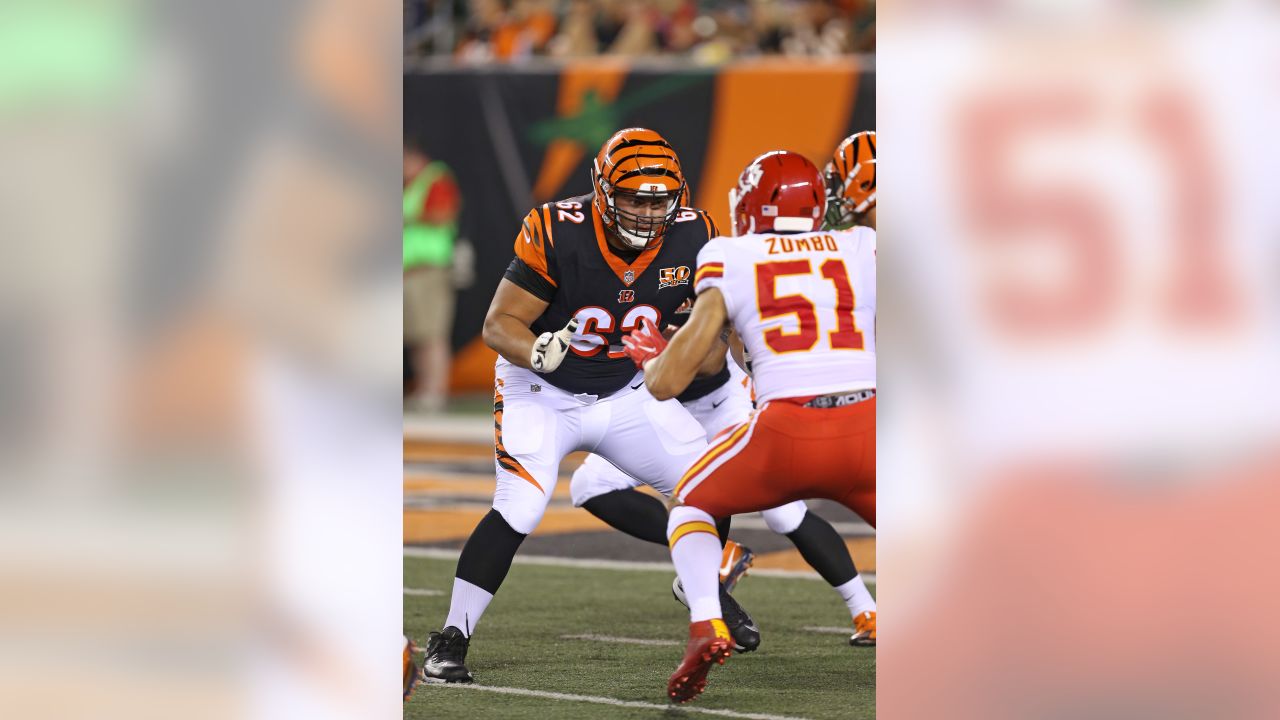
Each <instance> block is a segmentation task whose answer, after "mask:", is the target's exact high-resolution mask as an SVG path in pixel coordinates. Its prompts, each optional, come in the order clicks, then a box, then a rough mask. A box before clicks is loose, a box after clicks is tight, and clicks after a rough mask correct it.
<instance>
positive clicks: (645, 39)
mask: <svg viewBox="0 0 1280 720" xmlns="http://www.w3.org/2000/svg"><path fill="white" fill-rule="evenodd" d="M613 17H614V18H615V20H616V21H617V23H618V24H619V25H620V26H621V29H619V31H618V37H617V39H616V40H614V41H613V43H612V44H611V45H610V46H609V54H610V55H621V56H623V57H636V56H640V55H653V54H656V53H657V52H658V49H659V46H658V37H657V33H656V32H655V28H654V13H653V11H652V8H651V7H650V6H649V3H648V2H647V0H615V2H614V3H613Z"/></svg>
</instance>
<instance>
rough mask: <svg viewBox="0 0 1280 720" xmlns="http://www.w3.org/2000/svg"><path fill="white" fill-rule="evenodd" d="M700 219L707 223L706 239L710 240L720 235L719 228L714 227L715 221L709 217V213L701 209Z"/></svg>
mask: <svg viewBox="0 0 1280 720" xmlns="http://www.w3.org/2000/svg"><path fill="white" fill-rule="evenodd" d="M702 219H703V221H704V222H706V224H707V240H708V241H710V240H714V239H715V238H718V237H720V228H718V227H716V221H715V220H712V219H711V213H709V212H707V211H706V210H703V211H702Z"/></svg>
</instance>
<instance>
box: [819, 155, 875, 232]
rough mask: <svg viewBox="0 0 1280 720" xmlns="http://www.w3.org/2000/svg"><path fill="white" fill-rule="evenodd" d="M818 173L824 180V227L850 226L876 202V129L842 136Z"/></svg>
mask: <svg viewBox="0 0 1280 720" xmlns="http://www.w3.org/2000/svg"><path fill="white" fill-rule="evenodd" d="M822 174H823V176H825V177H826V180H827V217H826V224H827V227H828V228H831V229H844V228H847V227H850V226H851V225H853V224H854V222H856V221H857V218H858V216H859V215H862V214H863V213H865V212H867V211H868V210H870V209H872V208H874V207H875V206H876V131H875V130H867V131H865V132H860V133H856V134H854V135H850V136H849V137H847V138H845V139H844V142H842V143H840V145H839V147H837V148H836V151H835V154H834V155H832V156H831V161H830V162H828V163H827V167H826V168H825V169H824V170H823V173H822Z"/></svg>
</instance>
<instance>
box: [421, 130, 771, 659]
mask: <svg viewBox="0 0 1280 720" xmlns="http://www.w3.org/2000/svg"><path fill="white" fill-rule="evenodd" d="M591 176H592V184H593V186H594V187H593V192H592V193H591V194H589V195H584V196H581V197H576V198H570V199H568V200H562V201H560V202H554V203H547V204H545V205H542V206H540V207H537V208H534V209H533V210H531V211H530V212H529V214H528V215H526V216H525V218H524V223H523V226H522V227H521V229H520V232H519V234H518V235H517V237H516V240H515V255H516V257H515V259H514V260H513V261H512V262H511V266H510V267H509V268H508V269H507V272H506V276H505V277H504V278H503V280H502V281H501V282H500V283H499V286H498V289H497V292H496V293H495V294H494V298H493V302H492V304H491V305H490V307H489V312H488V315H487V316H486V317H485V323H484V339H485V343H486V344H488V345H489V347H491V348H493V349H494V350H496V351H497V352H498V354H499V358H498V361H497V363H496V366H495V370H494V374H495V389H494V451H495V455H496V461H495V469H496V473H497V489H496V490H495V492H494V498H493V509H492V510H490V512H489V513H488V514H487V515H486V516H485V517H484V518H483V519H482V520H481V521H480V523H479V524H478V525H477V526H476V529H475V530H474V531H472V534H471V537H470V538H469V539H468V540H467V543H466V545H465V546H464V547H463V549H462V554H461V556H460V557H459V558H458V568H457V571H456V572H455V577H454V585H453V595H452V600H451V602H450V606H449V614H448V618H447V619H446V621H445V627H444V630H443V631H441V632H438V633H432V634H431V637H430V639H429V641H428V644H427V657H426V660H425V662H424V664H423V668H422V673H423V676H424V678H425V679H426V680H428V681H435V682H470V681H471V680H472V677H471V674H470V672H469V671H468V669H467V667H466V664H465V661H466V654H467V648H468V646H469V644H470V636H471V634H472V632H473V631H474V630H475V626H476V622H477V621H478V620H479V619H480V616H481V615H482V614H483V613H484V611H485V608H486V607H487V606H488V604H489V601H490V600H491V599H492V598H493V595H494V593H496V592H497V590H498V587H499V586H500V585H501V584H502V581H503V579H504V578H505V577H506V574H507V571H508V570H509V569H510V567H511V561H512V559H513V558H514V557H515V553H516V550H517V548H519V546H520V544H521V542H522V541H523V540H524V538H525V536H526V535H528V534H529V533H531V532H533V530H534V528H535V527H537V525H538V522H539V521H540V520H541V519H542V515H543V512H544V511H545V510H546V506H547V502H548V501H549V500H550V498H551V495H552V492H553V491H554V489H555V485H556V481H557V479H558V473H559V467H560V461H561V460H562V459H563V458H564V456H565V455H567V454H569V453H570V452H573V451H575V450H587V451H590V452H594V453H598V454H599V455H601V456H602V457H604V458H606V459H607V460H608V461H609V462H611V463H613V464H614V465H616V466H617V467H618V468H619V469H621V470H623V471H624V472H626V473H627V474H628V475H631V476H632V477H636V478H639V479H641V480H643V481H644V482H646V483H648V484H650V485H652V486H653V487H655V488H656V489H658V490H659V491H661V492H663V493H664V494H670V493H671V491H672V490H673V489H674V487H675V483H676V482H677V481H678V480H679V478H680V475H681V474H682V472H683V471H684V469H685V468H687V467H688V466H689V465H690V464H691V463H692V462H693V461H694V460H695V459H696V458H697V457H699V456H700V455H701V454H702V452H703V450H704V449H705V447H706V444H707V443H706V438H705V434H704V431H703V428H702V426H701V425H699V424H698V421H697V420H695V419H694V418H693V416H692V415H690V414H689V412H688V410H686V409H685V408H684V407H683V406H682V405H681V404H680V403H679V402H678V401H676V400H674V399H673V400H667V401H658V400H656V399H655V398H654V397H653V396H652V395H650V394H649V392H648V390H646V389H645V387H644V382H643V377H642V376H641V375H640V374H639V373H638V372H637V371H636V368H635V365H634V364H633V363H632V361H631V360H630V358H628V357H627V355H626V353H625V352H624V351H623V348H622V337H623V336H624V335H625V334H626V333H629V332H631V331H632V330H634V329H636V328H637V327H639V325H640V321H641V318H648V319H649V320H651V321H653V322H654V323H657V324H658V325H660V326H661V325H665V324H667V323H669V322H671V320H672V319H673V318H674V317H675V314H676V311H677V310H678V309H679V308H681V306H683V305H684V304H685V302H686V301H687V300H690V299H691V298H692V297H693V292H692V274H693V273H692V271H693V268H694V267H695V266H696V264H697V255H698V251H699V250H700V249H701V248H702V246H703V245H704V244H706V242H707V241H708V240H709V239H710V238H711V237H712V236H713V235H715V234H716V231H715V225H714V224H713V223H712V221H711V219H710V217H708V216H707V214H706V213H704V212H702V211H700V210H695V209H691V208H686V207H682V206H681V200H682V198H683V197H684V195H685V190H686V185H685V179H684V174H683V172H682V171H681V169H680V162H679V159H678V158H677V156H676V154H675V151H674V150H673V149H672V148H671V146H670V145H669V144H668V143H667V142H666V140H664V139H663V138H662V136H660V135H659V134H658V133H656V132H653V131H651V130H645V129H641V128H630V129H627V130H622V131H619V132H618V133H616V134H614V135H613V136H612V137H611V138H609V140H608V141H606V142H605V144H604V146H603V147H601V149H600V152H599V154H598V155H597V156H596V159H595V161H594V163H593V165H592V173H591ZM718 350H719V354H718V355H717V354H716V353H714V352H713V353H711V354H709V355H708V357H707V362H706V363H705V366H704V367H703V368H700V371H699V372H700V374H704V375H714V374H716V373H721V372H725V368H724V347H723V346H722V347H720V348H718ZM721 604H722V606H723V608H722V609H723V612H724V618H725V623H726V625H728V626H729V627H730V629H731V630H732V631H733V632H734V637H735V639H736V640H738V641H739V644H740V645H744V646H751V647H754V645H758V644H759V632H758V631H757V630H756V629H755V627H754V623H753V622H752V621H751V619H750V617H748V616H747V615H746V613H744V612H742V610H741V608H739V607H738V606H737V603H736V602H734V601H733V599H732V598H731V597H729V596H728V595H727V594H722V596H721Z"/></svg>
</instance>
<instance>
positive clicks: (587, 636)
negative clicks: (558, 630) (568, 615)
mask: <svg viewBox="0 0 1280 720" xmlns="http://www.w3.org/2000/svg"><path fill="white" fill-rule="evenodd" d="M560 638H561V639H563V640H591V641H594V642H606V643H621V644H623V645H674V646H676V647H680V646H681V645H683V644H684V643H681V642H677V641H675V640H649V639H646V638H626V637H613V636H612V635H596V634H594V633H584V634H582V635H561V636H560Z"/></svg>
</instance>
